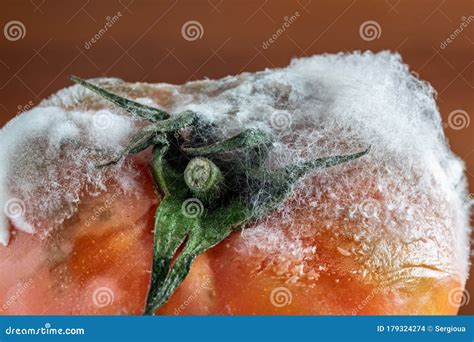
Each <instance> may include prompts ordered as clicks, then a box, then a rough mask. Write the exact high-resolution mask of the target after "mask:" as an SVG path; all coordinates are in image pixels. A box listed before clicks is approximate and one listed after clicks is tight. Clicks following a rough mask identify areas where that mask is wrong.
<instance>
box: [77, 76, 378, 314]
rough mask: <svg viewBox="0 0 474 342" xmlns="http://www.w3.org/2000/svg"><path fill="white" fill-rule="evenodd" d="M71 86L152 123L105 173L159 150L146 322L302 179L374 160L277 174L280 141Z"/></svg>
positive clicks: (318, 163)
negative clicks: (270, 163) (222, 132)
mask: <svg viewBox="0 0 474 342" xmlns="http://www.w3.org/2000/svg"><path fill="white" fill-rule="evenodd" d="M71 80H73V81H74V82H76V83H79V84H81V85H83V86H84V87H86V88H88V89H89V90H92V91H93V92H95V93H96V94H98V95H100V96H101V97H103V98H105V99H107V100H109V101H111V102H112V103H114V104H116V105H117V106H119V107H121V108H122V109H124V110H125V111H127V112H129V113H131V114H132V115H136V116H139V117H141V118H143V119H146V120H148V121H151V124H150V125H148V126H146V127H144V128H142V129H140V130H139V131H138V132H136V133H135V134H134V135H133V137H132V138H131V140H130V141H129V143H128V145H127V146H126V147H125V148H124V150H123V151H122V152H121V153H120V155H119V156H117V157H116V158H114V159H112V160H110V161H107V162H106V163H103V164H101V165H99V167H104V166H109V165H113V164H115V163H117V162H118V161H119V160H120V159H121V158H122V157H125V156H127V155H129V154H135V153H138V152H140V151H142V150H144V149H146V148H148V147H153V155H152V160H151V171H152V173H153V176H154V179H155V183H156V185H157V188H158V191H159V192H161V194H162V198H161V202H160V204H159V206H158V208H157V211H156V214H155V224H154V247H153V248H154V253H153V264H152V273H151V274H152V275H151V281H150V288H149V292H148V297H147V301H146V306H145V309H144V313H145V314H154V313H155V311H156V310H157V309H159V308H160V307H161V306H162V305H163V304H165V303H166V302H167V301H168V299H169V298H170V297H171V295H172V294H173V293H174V291H175V290H176V289H177V288H178V287H179V285H180V284H181V283H182V282H183V281H184V279H185V278H186V276H187V275H188V273H189V272H190V269H191V265H192V263H193V261H194V260H195V259H196V257H197V256H198V255H200V254H202V253H204V252H206V251H207V250H208V249H210V248H212V247H214V246H215V245H217V244H219V243H220V242H221V241H223V240H224V239H225V238H226V237H228V236H229V234H230V233H231V232H232V231H234V230H236V229H241V228H242V227H243V226H244V225H245V224H248V223H250V222H252V221H254V220H257V219H258V218H261V217H263V216H264V215H266V214H268V213H269V212H270V211H272V210H274V209H275V208H277V207H278V206H279V205H280V204H282V203H283V202H284V200H285V199H286V198H287V197H288V196H289V195H290V194H291V191H292V189H293V186H294V184H295V183H296V182H297V181H298V180H299V179H300V178H301V177H303V176H305V175H307V174H308V173H310V172H311V171H313V170H316V169H320V168H327V167H331V166H335V165H338V164H341V163H345V162H348V161H350V160H354V159H357V158H360V157H362V156H363V155H365V154H366V153H368V152H369V148H367V149H366V150H364V151H361V152H358V153H354V154H349V155H341V156H331V157H325V158H319V159H315V160H311V161H307V162H304V163H299V164H293V165H289V166H286V167H283V168H280V169H276V170H270V169H269V168H268V167H267V166H266V162H267V159H268V155H269V152H270V151H271V150H272V147H273V140H272V138H271V137H270V135H269V134H267V133H266V132H264V131H262V130H259V129H246V130H244V131H242V132H241V133H239V134H237V135H235V136H233V137H230V138H222V137H221V136H219V134H217V133H216V131H217V130H216V129H215V127H214V126H213V125H212V124H210V123H209V122H207V121H206V120H205V119H204V118H203V117H202V116H200V115H199V114H197V113H195V112H193V111H189V110H187V111H184V112H182V113H179V114H177V115H174V116H171V115H170V114H168V113H167V112H165V111H163V110H160V109H157V108H154V107H150V106H146V105H143V104H140V103H138V102H135V101H132V100H128V99H126V98H124V97H121V96H119V95H116V94H114V93H111V92H109V91H107V90H105V89H102V88H100V87H98V86H96V85H94V84H92V83H90V82H87V81H84V80H82V79H80V78H77V77H75V76H71ZM180 247H182V248H181V249H180ZM178 249H180V253H179V254H178V255H177V251H178Z"/></svg>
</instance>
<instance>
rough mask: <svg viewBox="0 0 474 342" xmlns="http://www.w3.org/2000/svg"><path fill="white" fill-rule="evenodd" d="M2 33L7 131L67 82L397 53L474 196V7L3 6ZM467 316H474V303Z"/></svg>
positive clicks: (0, 115)
mask: <svg viewBox="0 0 474 342" xmlns="http://www.w3.org/2000/svg"><path fill="white" fill-rule="evenodd" d="M0 24H1V27H2V28H3V35H2V36H0V127H1V126H3V125H5V123H6V122H7V121H9V120H10V119H11V118H13V117H14V116H15V115H17V114H19V113H21V112H22V111H25V110H28V109H30V108H31V107H32V106H35V105H37V104H38V103H39V102H40V101H41V100H42V99H44V98H45V97H48V96H49V95H51V94H52V93H54V92H56V91H57V90H59V89H61V88H63V87H65V86H68V85H71V82H70V81H68V79H67V77H68V75H70V74H75V75H78V76H81V77H83V78H93V77H99V76H116V77H119V78H123V79H126V80H127V81H130V82H134V81H142V82H168V83H184V82H186V81H189V80H194V79H200V78H204V77H208V78H220V77H223V76H226V75H229V74H237V73H240V72H243V71H250V72H254V71H257V70H261V69H264V68H267V67H282V66H285V65H287V64H288V63H289V61H290V60H291V58H293V57H302V56H310V55H313V54H321V53H335V52H341V51H342V52H344V51H353V50H371V51H380V50H384V49H388V50H392V51H398V52H399V53H400V54H401V55H402V57H403V60H404V62H405V63H407V64H408V65H409V66H410V68H411V70H412V72H413V73H415V74H417V75H419V77H420V78H422V79H424V80H427V81H429V82H430V83H431V84H432V85H433V87H434V88H435V89H436V90H437V92H438V98H437V101H438V105H439V109H440V112H441V114H442V117H443V121H444V122H445V132H446V135H447V137H448V139H449V144H450V145H451V148H452V149H453V150H454V151H455V153H456V154H457V155H459V156H460V157H461V158H462V159H464V161H465V162H466V166H467V175H468V178H469V183H470V192H471V193H474V123H471V122H470V119H471V116H472V115H473V114H474V101H473V99H474V97H473V88H474V78H473V75H474V63H473V60H474V58H473V57H474V45H473V44H474V35H473V32H474V1H473V0H449V1H446V0H377V1H375V0H374V1H369V0H338V1H334V0H294V1H278V0H272V1H267V0H239V1H237V0H234V1H231V0H201V1H191V0H179V1H176V0H169V1H152V0H102V1H90V0H85V1H67V2H66V1H60V0H2V11H0ZM282 26H285V30H284V32H282V31H281V28H282ZM279 29H280V30H279ZM471 259H472V258H471ZM471 274H472V276H471V278H470V279H469V281H468V290H469V292H470V293H471V294H473V295H474V274H473V272H472V271H471ZM460 312H461V313H462V314H474V298H472V300H471V303H469V304H467V305H465V306H463V307H462V308H461V310H460Z"/></svg>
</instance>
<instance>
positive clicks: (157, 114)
mask: <svg viewBox="0 0 474 342" xmlns="http://www.w3.org/2000/svg"><path fill="white" fill-rule="evenodd" d="M69 79H70V80H71V81H74V82H76V83H78V84H80V85H82V86H83V87H85V88H87V89H89V90H91V91H93V92H94V93H96V94H97V95H99V96H101V97H103V98H105V99H106V100H108V101H110V102H112V103H114V104H116V105H117V106H119V107H120V108H122V109H124V110H125V111H127V112H129V113H131V114H133V115H137V116H139V117H141V118H143V119H146V120H149V121H152V122H157V121H160V120H164V119H167V118H169V117H170V115H169V114H168V113H167V112H165V111H163V110H161V109H158V108H154V107H150V106H147V105H144V104H141V103H138V102H135V101H132V100H129V99H126V98H124V97H122V96H119V95H116V94H114V93H112V92H110V91H108V90H105V89H103V88H100V87H98V86H96V85H94V84H92V83H90V82H87V81H85V80H83V79H81V78H79V77H77V76H69Z"/></svg>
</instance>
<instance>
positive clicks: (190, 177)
mask: <svg viewBox="0 0 474 342" xmlns="http://www.w3.org/2000/svg"><path fill="white" fill-rule="evenodd" d="M184 180H185V182H186V184H187V186H188V187H189V189H190V190H191V192H192V193H193V194H194V195H195V196H196V197H197V198H199V199H202V200H206V201H208V200H212V199H214V198H216V197H217V196H218V195H219V193H220V191H221V188H222V184H223V183H224V176H222V173H221V171H220V170H219V168H218V167H217V166H216V164H214V163H213V162H212V161H210V160H209V159H207V158H193V159H191V161H190V162H189V163H188V165H187V167H186V169H185V170H184Z"/></svg>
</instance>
